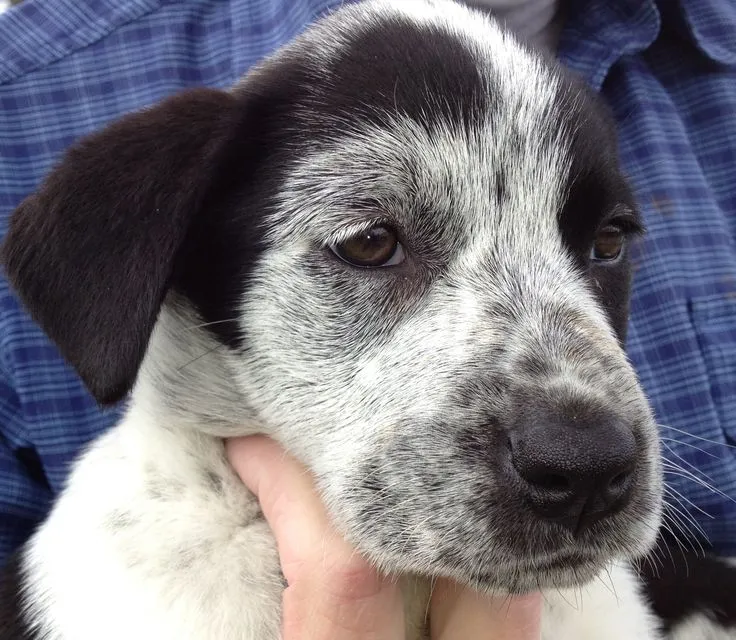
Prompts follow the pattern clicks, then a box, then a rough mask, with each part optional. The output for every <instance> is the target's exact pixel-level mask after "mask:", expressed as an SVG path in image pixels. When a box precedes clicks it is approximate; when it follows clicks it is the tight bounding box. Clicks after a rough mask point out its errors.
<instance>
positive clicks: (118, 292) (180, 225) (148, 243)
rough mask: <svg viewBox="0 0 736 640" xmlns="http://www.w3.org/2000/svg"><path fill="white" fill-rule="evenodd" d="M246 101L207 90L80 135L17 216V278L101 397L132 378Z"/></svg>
mask: <svg viewBox="0 0 736 640" xmlns="http://www.w3.org/2000/svg"><path fill="white" fill-rule="evenodd" d="M238 111H239V108H238V102H237V100H236V98H235V97H234V96H232V95H231V94H229V93H226V92H223V91H217V90H212V89H196V90H191V91H187V92H185V93H182V94H179V95H177V96H175V97H173V98H170V99H168V100H166V101H164V102H162V103H160V104H159V105H157V106H155V107H152V108H149V109H146V110H143V111H141V112H138V113H135V114H133V115H130V116H127V117H125V118H123V119H122V120H120V121H118V122H116V123H114V124H112V125H110V126H108V127H107V128H106V129H104V130H102V131H101V132H99V133H96V134H93V135H91V136H89V137H87V138H85V139H83V140H82V141H80V142H79V143H77V144H76V145H74V146H73V147H72V148H71V149H70V150H69V151H68V152H67V153H66V155H65V157H64V158H63V160H62V161H61V163H60V164H59V165H58V166H57V167H56V168H55V169H54V170H53V171H52V172H51V174H50V175H49V176H48V178H47V179H46V181H45V182H44V183H43V184H42V186H41V187H40V189H39V191H38V192H37V193H36V194H35V195H32V196H30V197H29V198H27V199H26V200H25V201H23V202H22V203H21V204H20V206H19V207H18V208H17V209H16V210H15V212H14V213H13V214H12V216H11V219H10V224H9V230H8V234H7V236H6V239H5V244H4V247H3V256H2V258H3V262H4V264H5V269H6V273H7V276H8V279H9V280H10V282H11V284H12V285H13V286H14V288H15V290H16V291H17V293H18V294H19V296H20V298H21V300H22V301H23V303H24V304H25V306H26V307H27V309H28V310H29V312H30V314H31V315H32V317H33V318H34V319H35V320H36V321H37V322H38V323H39V324H40V326H41V327H42V328H43V329H44V331H46V333H47V334H48V335H49V337H50V338H51V339H52V340H53V341H54V342H55V343H56V344H57V345H58V347H59V349H60V351H61V353H62V355H63V356H64V357H65V358H66V359H67V360H68V361H69V362H70V363H71V364H72V365H73V366H74V367H75V369H76V370H77V372H78V373H79V375H80V376H81V378H82V380H83V381H84V382H85V384H86V385H87V387H88V389H89V390H90V391H91V392H92V394H93V395H94V396H95V398H96V399H97V400H98V401H99V402H101V403H103V404H108V403H113V402H116V401H118V400H120V399H121V398H122V397H123V396H124V395H125V394H126V393H127V392H128V391H129V390H130V388H131V387H132V386H133V383H134V382H135V378H136V375H137V372H138V368H139V366H140V364H141V361H142V359H143V356H144V354H145V351H146V348H147V346H148V341H149V338H150V335H151V332H152V330H153V326H154V324H155V322H156V318H157V316H158V313H159V310H160V307H161V304H162V302H163V299H164V297H165V295H166V292H167V288H168V286H169V284H170V280H171V278H172V273H173V270H174V267H175V261H176V256H177V252H178V251H179V250H180V249H181V248H182V245H183V244H184V242H185V239H186V236H187V231H188V230H189V229H190V226H191V225H192V222H193V220H194V219H195V218H196V216H197V215H198V213H199V211H200V208H201V207H202V203H203V200H204V198H205V196H206V194H207V191H208V189H209V187H210V184H211V183H212V181H213V179H214V177H215V174H216V172H217V167H218V164H219V162H220V158H221V157H222V154H223V153H224V150H225V147H226V146H227V144H228V140H229V138H230V137H231V136H232V135H233V131H234V128H235V124H236V121H237V118H238Z"/></svg>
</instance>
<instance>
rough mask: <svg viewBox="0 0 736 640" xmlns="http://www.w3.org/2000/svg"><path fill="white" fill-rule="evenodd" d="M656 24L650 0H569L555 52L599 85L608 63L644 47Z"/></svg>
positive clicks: (652, 37) (653, 36)
mask: <svg viewBox="0 0 736 640" xmlns="http://www.w3.org/2000/svg"><path fill="white" fill-rule="evenodd" d="M665 1H668V2H671V0H665ZM660 27H661V16H660V13H659V10H658V9H657V5H656V3H655V2H654V0H647V1H644V2H642V1H641V0H616V1H615V2H611V0H572V2H570V5H569V7H568V9H567V19H566V23H565V27H564V29H563V31H562V35H561V37H560V44H559V47H558V55H559V57H560V59H561V60H562V61H563V62H564V63H565V65H566V66H568V67H570V68H571V69H573V70H574V71H577V72H578V73H579V74H580V75H582V76H583V77H584V78H585V79H586V81H587V82H588V83H589V84H590V85H591V86H592V87H593V88H595V89H600V88H601V86H602V84H603V81H604V80H605V78H606V76H607V75H608V71H609V69H610V68H611V66H613V65H614V64H615V63H616V62H617V61H618V60H619V59H620V58H622V57H623V56H625V55H631V54H636V53H638V52H640V51H643V50H645V49H647V48H648V47H649V46H650V45H651V44H652V43H653V42H654V41H655V40H656V39H657V36H658V35H659V31H660Z"/></svg>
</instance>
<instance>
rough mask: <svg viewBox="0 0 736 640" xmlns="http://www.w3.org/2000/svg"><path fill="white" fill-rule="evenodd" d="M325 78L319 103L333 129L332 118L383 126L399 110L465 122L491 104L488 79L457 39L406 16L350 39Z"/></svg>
mask: <svg viewBox="0 0 736 640" xmlns="http://www.w3.org/2000/svg"><path fill="white" fill-rule="evenodd" d="M329 76H330V82H329V85H330V92H329V95H326V96H325V100H324V102H323V103H322V104H321V105H318V109H320V108H321V109H322V115H323V116H324V118H325V123H328V124H329V127H330V130H332V129H333V128H334V119H335V117H340V118H341V119H343V118H344V119H346V120H347V121H352V122H355V121H357V122H360V123H365V122H368V123H372V124H375V125H378V126H382V125H385V124H386V123H387V120H388V118H390V117H391V116H395V115H397V114H398V115H404V116H407V117H409V118H410V119H412V120H414V121H416V122H418V123H421V124H425V125H429V126H431V125H432V124H433V123H434V122H435V121H439V122H442V123H447V122H448V121H449V122H452V123H457V124H459V125H462V126H469V125H472V124H473V123H474V122H476V121H477V119H478V117H479V116H480V117H482V115H483V113H484V112H485V111H486V110H487V108H488V100H489V97H488V96H489V92H488V89H487V81H486V80H484V79H483V77H482V76H481V74H480V71H479V69H478V63H477V62H476V60H475V59H474V57H473V55H472V54H471V53H470V51H469V50H468V49H467V48H466V47H465V46H464V44H463V43H462V41H461V40H460V39H458V38H457V37H455V36H452V35H450V34H448V33H447V32H445V31H444V30H442V29H441V28H439V27H435V26H432V25H417V24H416V23H414V22H412V21H410V20H409V19H408V18H405V17H403V16H392V17H388V18H386V19H384V20H381V21H380V23H378V24H371V25H368V26H366V27H365V28H364V29H363V31H362V33H359V34H358V35H357V36H356V37H355V38H351V42H350V44H349V45H348V47H346V48H345V49H344V50H343V51H342V52H340V53H339V54H338V59H337V61H336V62H335V63H334V64H332V65H331V68H330V70H329ZM315 80H317V79H316V78H315ZM328 133H329V132H328Z"/></svg>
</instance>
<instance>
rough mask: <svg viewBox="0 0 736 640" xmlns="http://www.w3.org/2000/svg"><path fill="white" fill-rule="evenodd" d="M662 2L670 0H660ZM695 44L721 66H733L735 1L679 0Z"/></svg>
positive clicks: (735, 36) (735, 57) (735, 27)
mask: <svg viewBox="0 0 736 640" xmlns="http://www.w3.org/2000/svg"><path fill="white" fill-rule="evenodd" d="M660 2H661V3H662V6H664V3H667V2H670V3H671V2H672V0H660ZM679 5H680V8H681V14H682V17H683V18H684V22H685V26H686V28H687V30H688V32H689V35H690V36H691V38H692V40H693V42H694V44H695V46H696V47H697V48H698V49H699V50H700V52H701V53H703V54H704V55H705V56H707V57H708V58H710V59H711V60H713V61H714V62H717V63H720V64H723V65H728V66H732V65H736V3H735V2H732V1H731V0H679Z"/></svg>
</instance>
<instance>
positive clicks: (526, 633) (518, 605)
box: [430, 580, 542, 640]
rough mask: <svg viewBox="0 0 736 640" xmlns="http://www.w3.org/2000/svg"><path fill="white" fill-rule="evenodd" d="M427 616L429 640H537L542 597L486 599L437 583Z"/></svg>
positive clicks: (448, 582) (535, 595) (469, 591)
mask: <svg viewBox="0 0 736 640" xmlns="http://www.w3.org/2000/svg"><path fill="white" fill-rule="evenodd" d="M430 616H431V617H430V624H431V637H432V640H467V639H468V638H473V639H474V640H539V638H540V636H541V616H542V597H541V594H538V593H537V594H530V595H524V596H513V597H489V596H486V595H482V594H479V593H477V592H475V591H472V590H470V589H468V588H465V587H461V586H459V585H457V584H456V583H454V582H450V581H448V580H440V581H438V582H437V585H436V586H435V589H434V591H433V593H432V602H431V613H430Z"/></svg>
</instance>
